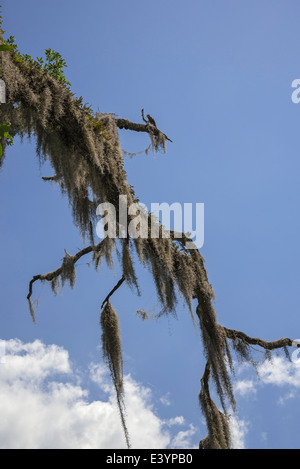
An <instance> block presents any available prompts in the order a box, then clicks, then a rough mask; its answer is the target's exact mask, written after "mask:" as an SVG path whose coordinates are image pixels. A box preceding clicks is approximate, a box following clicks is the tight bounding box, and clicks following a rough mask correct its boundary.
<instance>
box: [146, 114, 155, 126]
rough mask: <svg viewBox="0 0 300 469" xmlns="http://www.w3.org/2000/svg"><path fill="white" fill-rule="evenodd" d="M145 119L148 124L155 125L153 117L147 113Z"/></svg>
mask: <svg viewBox="0 0 300 469" xmlns="http://www.w3.org/2000/svg"><path fill="white" fill-rule="evenodd" d="M147 119H148V122H149V124H152V125H154V127H157V125H156V122H155V120H154V119H153V117H151V116H150V114H147Z"/></svg>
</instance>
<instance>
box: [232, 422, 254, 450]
mask: <svg viewBox="0 0 300 469" xmlns="http://www.w3.org/2000/svg"><path fill="white" fill-rule="evenodd" d="M229 425H230V436H231V445H232V448H233V449H245V437H246V434H247V433H248V427H249V424H248V423H247V422H246V421H245V420H241V419H239V418H238V417H237V416H233V415H231V416H230V419H229Z"/></svg>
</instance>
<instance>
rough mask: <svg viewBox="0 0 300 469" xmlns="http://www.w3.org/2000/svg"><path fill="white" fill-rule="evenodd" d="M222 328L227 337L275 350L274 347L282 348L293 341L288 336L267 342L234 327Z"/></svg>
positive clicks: (289, 345) (290, 344) (288, 345)
mask: <svg viewBox="0 0 300 469" xmlns="http://www.w3.org/2000/svg"><path fill="white" fill-rule="evenodd" d="M223 330H224V332H225V334H226V337H227V338H228V339H232V340H236V339H240V340H242V341H243V342H244V343H247V344H249V345H259V346H260V347H262V348H264V349H266V350H275V349H278V348H283V347H291V346H292V343H293V341H292V340H291V339H288V338H282V339H279V340H274V341H273V342H267V341H265V340H262V339H259V338H253V337H249V336H248V335H247V334H245V333H244V332H240V331H236V330H234V329H227V328H226V327H223Z"/></svg>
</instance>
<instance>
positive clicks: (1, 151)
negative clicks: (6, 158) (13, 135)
mask: <svg viewBox="0 0 300 469" xmlns="http://www.w3.org/2000/svg"><path fill="white" fill-rule="evenodd" d="M2 154H3V150H2V145H1V143H0V158H1V156H2Z"/></svg>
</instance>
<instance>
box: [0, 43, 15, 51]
mask: <svg viewBox="0 0 300 469" xmlns="http://www.w3.org/2000/svg"><path fill="white" fill-rule="evenodd" d="M6 50H11V51H13V50H14V48H13V46H9V45H8V44H2V45H1V46H0V52H3V51H6Z"/></svg>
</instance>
